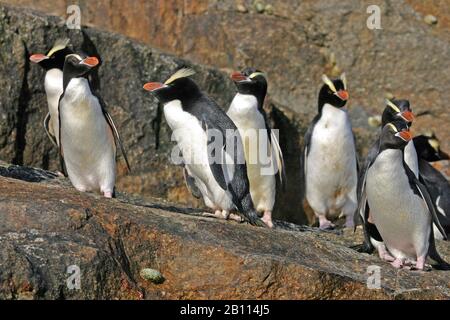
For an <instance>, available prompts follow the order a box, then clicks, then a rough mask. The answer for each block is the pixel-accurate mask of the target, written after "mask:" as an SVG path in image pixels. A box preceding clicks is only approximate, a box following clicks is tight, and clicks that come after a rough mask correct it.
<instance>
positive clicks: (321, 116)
mask: <svg viewBox="0 0 450 320" xmlns="http://www.w3.org/2000/svg"><path fill="white" fill-rule="evenodd" d="M322 80H323V82H324V85H323V86H322V88H321V89H320V92H319V99H318V114H317V115H316V116H315V118H314V119H313V121H312V123H311V124H310V126H309V128H308V130H307V132H306V135H305V139H304V141H305V144H304V149H303V153H302V157H301V168H302V169H301V174H302V180H303V184H304V188H305V195H304V197H305V198H306V200H307V201H308V203H309V205H310V206H311V208H312V209H313V210H314V213H315V215H316V216H317V217H318V219H319V227H320V229H330V228H333V227H334V224H333V223H332V222H331V221H329V220H328V219H327V217H330V218H333V217H335V216H338V215H340V214H343V215H344V216H345V217H346V223H345V225H346V226H347V227H351V226H353V216H354V214H355V211H356V208H357V201H356V200H357V199H356V187H357V180H358V173H357V172H358V168H357V166H358V161H357V155H356V148H355V140H354V136H353V132H352V126H351V123H350V118H349V116H348V113H347V110H346V108H345V105H346V103H347V100H348V98H349V94H348V91H347V83H346V77H345V74H342V75H341V77H340V78H338V79H336V80H333V81H332V80H330V79H329V78H328V77H327V76H326V75H323V76H322Z"/></svg>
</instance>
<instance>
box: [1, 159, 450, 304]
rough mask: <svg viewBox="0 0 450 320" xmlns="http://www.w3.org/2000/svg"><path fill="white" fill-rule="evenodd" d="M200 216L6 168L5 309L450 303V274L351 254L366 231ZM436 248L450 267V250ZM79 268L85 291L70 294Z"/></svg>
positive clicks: (3, 175)
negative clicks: (375, 278) (45, 303)
mask: <svg viewBox="0 0 450 320" xmlns="http://www.w3.org/2000/svg"><path fill="white" fill-rule="evenodd" d="M199 214H200V213H199V211H198V210H195V209H187V208H181V207H178V206H177V205H174V204H171V203H167V202H164V201H162V200H158V199H155V200H152V201H149V200H148V199H146V200H145V201H141V200H139V199H136V198H132V197H129V196H127V195H124V194H119V196H118V198H117V199H113V200H110V199H104V198H102V197H100V196H97V195H93V194H86V193H80V192H77V191H76V190H75V189H73V188H72V187H71V186H70V183H68V181H67V180H66V179H65V178H61V177H59V176H58V175H56V174H54V173H52V172H48V171H44V170H40V169H33V168H28V167H20V166H12V165H9V164H2V165H1V166H0V221H1V223H0V299H417V298H425V299H449V298H450V273H449V272H445V271H436V270H433V271H430V272H412V271H407V270H400V271H397V270H395V269H394V268H392V267H391V266H390V265H388V264H385V263H383V262H380V261H379V259H378V257H376V256H370V255H366V254H360V253H357V252H355V251H354V250H352V249H351V248H350V247H351V246H352V245H355V244H357V243H358V242H359V241H360V238H361V235H360V230H358V231H357V233H356V234H353V232H350V231H345V232H343V233H337V232H326V233H325V232H319V231H318V230H317V229H314V228H309V227H300V226H296V225H293V224H289V223H282V222H277V224H276V229H275V230H267V229H262V228H256V227H252V226H250V225H245V224H237V223H234V222H230V221H221V220H217V219H213V218H206V217H201V216H199ZM438 249H439V250H440V252H441V253H442V255H443V256H444V257H445V258H446V259H447V260H450V247H449V246H448V245H446V244H444V243H440V242H439V243H438ZM70 266H78V267H79V271H80V272H79V275H80V277H79V279H80V286H81V288H80V290H77V289H69V287H68V286H67V279H68V278H69V277H71V274H70V273H68V268H69V267H70ZM369 266H379V267H380V269H379V271H380V276H381V277H380V280H381V282H380V284H381V288H380V289H369V288H368V287H367V279H368V273H367V270H368V267H369ZM72 268H73V267H72ZM146 269H153V271H152V270H146ZM69 270H74V269H69ZM153 273H156V275H157V277H154V276H152V274H153ZM74 275H76V274H74ZM151 279H153V280H151ZM75 283H76V282H73V283H72V284H75ZM370 283H371V284H373V282H372V281H370ZM72 288H73V287H72Z"/></svg>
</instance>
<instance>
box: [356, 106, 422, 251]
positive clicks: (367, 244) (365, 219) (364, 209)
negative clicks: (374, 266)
mask: <svg viewBox="0 0 450 320" xmlns="http://www.w3.org/2000/svg"><path fill="white" fill-rule="evenodd" d="M385 102H386V107H385V108H384V110H383V113H382V116H381V129H380V130H382V129H383V128H384V126H385V125H386V124H388V123H390V122H392V121H394V120H398V121H403V122H404V124H405V125H406V126H408V127H410V126H411V124H412V122H413V121H414V113H413V112H412V110H411V107H410V104H409V101H408V100H392V101H391V100H389V99H386V101H385ZM379 144H380V137H378V138H377V140H376V141H375V142H374V143H373V144H372V146H371V148H370V149H369V152H368V155H367V158H366V161H365V163H364V165H363V167H362V169H361V171H360V175H359V179H358V191H357V194H358V208H359V209H358V213H359V214H356V215H355V221H354V225H355V226H356V225H357V224H358V223H359V221H358V219H360V220H361V224H362V226H363V232H364V243H363V244H361V245H357V246H355V247H354V249H356V250H357V251H359V252H365V253H372V252H373V251H374V249H375V248H376V249H377V251H378V253H380V252H384V245H383V243H382V242H383V240H382V239H381V236H380V234H379V232H378V230H377V228H376V227H375V225H374V224H373V223H372V222H371V219H370V217H369V212H370V211H369V206H368V205H367V198H366V194H365V187H366V186H365V181H366V175H367V169H368V167H369V164H370V163H371V162H372V161H373V159H374V158H375V157H376V155H377V153H378V148H379ZM403 154H404V156H405V162H406V164H407V165H408V166H409V168H410V169H411V171H413V173H414V175H415V176H416V178H418V177H419V165H418V160H417V152H416V149H415V147H414V143H413V142H412V141H409V142H408V143H407V145H406V147H405V150H404V153H403ZM378 247H380V248H378Z"/></svg>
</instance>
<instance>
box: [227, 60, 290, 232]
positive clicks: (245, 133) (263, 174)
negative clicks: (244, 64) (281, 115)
mask: <svg viewBox="0 0 450 320" xmlns="http://www.w3.org/2000/svg"><path fill="white" fill-rule="evenodd" d="M231 79H232V80H233V81H234V83H235V85H236V87H237V91H238V92H237V94H236V95H235V96H234V98H233V100H232V102H231V105H230V107H229V109H228V111H227V115H228V116H229V117H230V118H231V120H233V122H234V124H235V125H236V127H237V128H238V130H239V133H240V135H241V138H242V140H243V144H244V151H245V161H246V163H247V173H248V179H249V181H250V194H251V196H252V199H253V203H254V205H255V208H256V211H258V213H260V214H262V220H263V221H264V222H265V223H266V224H267V226H268V227H269V228H272V227H273V222H272V210H273V206H274V204H275V194H276V178H275V176H276V174H277V172H278V174H279V177H280V182H281V183H283V175H284V163H283V153H282V152H281V149H280V145H279V143H278V139H277V137H276V135H275V134H274V132H273V131H272V130H271V128H270V126H269V125H268V122H267V116H266V113H265V111H264V109H263V104H264V98H265V96H266V93H267V80H266V77H265V75H264V73H262V72H261V71H259V70H256V69H254V68H245V69H244V70H243V71H242V72H233V73H232V74H231ZM261 148H263V149H262V150H261ZM268 154H269V159H267V158H268V156H267V155H268Z"/></svg>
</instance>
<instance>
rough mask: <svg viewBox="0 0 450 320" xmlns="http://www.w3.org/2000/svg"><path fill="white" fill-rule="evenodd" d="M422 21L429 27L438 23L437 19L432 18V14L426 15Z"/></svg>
mask: <svg viewBox="0 0 450 320" xmlns="http://www.w3.org/2000/svg"><path fill="white" fill-rule="evenodd" d="M423 21H425V23H427V24H429V25H433V24H436V23H437V22H438V19H437V18H436V17H435V16H433V15H432V14H427V15H426V16H425V17H424V18H423Z"/></svg>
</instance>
